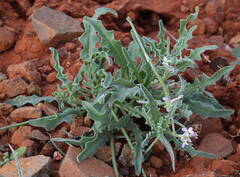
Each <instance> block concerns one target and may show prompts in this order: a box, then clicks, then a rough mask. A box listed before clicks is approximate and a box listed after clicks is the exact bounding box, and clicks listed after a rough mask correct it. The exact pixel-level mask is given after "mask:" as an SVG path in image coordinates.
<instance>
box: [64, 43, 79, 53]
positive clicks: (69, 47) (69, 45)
mask: <svg viewBox="0 0 240 177" xmlns="http://www.w3.org/2000/svg"><path fill="white" fill-rule="evenodd" d="M65 47H66V49H67V50H69V51H71V50H73V49H75V48H76V47H77V45H76V44H75V43H73V42H67V43H66V44H65Z"/></svg>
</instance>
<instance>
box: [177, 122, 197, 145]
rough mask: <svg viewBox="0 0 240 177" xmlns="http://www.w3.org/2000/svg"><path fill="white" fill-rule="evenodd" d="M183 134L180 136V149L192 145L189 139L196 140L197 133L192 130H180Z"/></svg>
mask: <svg viewBox="0 0 240 177" xmlns="http://www.w3.org/2000/svg"><path fill="white" fill-rule="evenodd" d="M182 131H183V134H181V135H180V140H181V141H182V148H184V147H185V146H187V145H189V144H191V143H192V141H191V139H190V138H193V137H194V138H197V133H196V132H194V131H193V128H192V127H190V128H182Z"/></svg>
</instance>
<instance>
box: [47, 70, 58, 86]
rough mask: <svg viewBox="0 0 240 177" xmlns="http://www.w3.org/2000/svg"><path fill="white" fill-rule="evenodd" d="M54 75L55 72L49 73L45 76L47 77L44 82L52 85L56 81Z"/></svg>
mask: <svg viewBox="0 0 240 177" xmlns="http://www.w3.org/2000/svg"><path fill="white" fill-rule="evenodd" d="M56 75H57V72H56V71H53V72H51V73H49V74H48V75H47V77H46V81H47V82H48V83H53V82H55V81H56V80H57V78H56Z"/></svg>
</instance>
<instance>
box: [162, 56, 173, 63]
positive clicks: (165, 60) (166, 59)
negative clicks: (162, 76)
mask: <svg viewBox="0 0 240 177" xmlns="http://www.w3.org/2000/svg"><path fill="white" fill-rule="evenodd" d="M162 60H163V62H162V64H163V65H169V64H170V63H171V61H170V60H169V59H168V58H167V57H166V56H164V57H163V58H162Z"/></svg>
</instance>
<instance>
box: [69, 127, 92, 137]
mask: <svg viewBox="0 0 240 177" xmlns="http://www.w3.org/2000/svg"><path fill="white" fill-rule="evenodd" d="M91 130H92V129H91V128H89V127H85V126H76V127H73V128H72V129H71V131H70V133H71V135H73V136H75V137H80V136H83V135H84V134H85V133H87V132H90V131H91Z"/></svg>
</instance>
